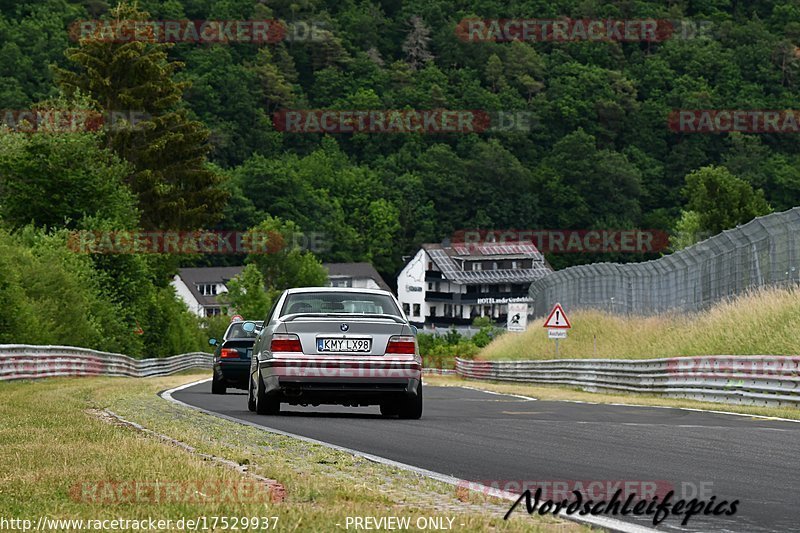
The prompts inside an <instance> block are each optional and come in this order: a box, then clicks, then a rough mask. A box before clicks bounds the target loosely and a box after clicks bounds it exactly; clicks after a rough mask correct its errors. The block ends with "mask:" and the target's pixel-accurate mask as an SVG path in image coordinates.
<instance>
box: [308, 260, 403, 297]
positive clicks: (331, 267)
mask: <svg viewBox="0 0 800 533" xmlns="http://www.w3.org/2000/svg"><path fill="white" fill-rule="evenodd" d="M322 266H323V267H325V269H326V270H327V271H328V287H356V288H358V289H383V290H385V291H390V290H391V289H390V288H389V285H388V284H387V283H386V282H385V281H384V280H383V278H382V277H381V275H380V274H378V271H377V270H375V267H374V266H372V264H371V263H323V264H322Z"/></svg>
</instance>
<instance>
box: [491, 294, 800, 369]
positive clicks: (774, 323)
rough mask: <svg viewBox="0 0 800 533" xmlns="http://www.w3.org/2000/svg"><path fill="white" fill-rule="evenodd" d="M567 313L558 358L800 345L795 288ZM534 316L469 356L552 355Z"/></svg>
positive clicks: (787, 351) (759, 351)
mask: <svg viewBox="0 0 800 533" xmlns="http://www.w3.org/2000/svg"><path fill="white" fill-rule="evenodd" d="M567 311H568V312H569V318H570V322H571V323H572V329H570V330H569V333H568V338H567V339H566V340H561V341H559V342H560V346H559V358H565V359H584V358H594V357H600V358H619V359H639V358H641V359H648V358H658V357H676V356H691V355H796V354H797V353H798V348H799V347H800V291H799V290H797V289H793V290H780V289H765V290H759V291H754V292H752V293H749V294H746V295H743V296H741V297H739V298H735V299H731V300H728V301H725V302H722V303H719V304H717V305H715V306H714V307H712V308H710V309H709V310H708V311H707V312H703V313H695V314H662V315H657V316H651V317H641V316H619V315H611V314H609V313H605V312H602V311H596V310H574V311H571V310H569V309H567ZM542 323H544V319H536V320H534V321H533V323H532V324H530V325H529V327H528V330H527V331H526V332H524V333H519V334H516V333H506V334H504V335H502V336H500V337H499V338H498V339H496V340H495V341H493V342H492V343H491V344H489V345H488V346H487V347H486V348H484V349H483V350H482V351H481V352H480V353H479V354H478V356H477V357H476V358H477V359H487V360H522V359H554V358H555V342H554V341H552V340H550V339H548V338H547V330H546V329H545V328H543V327H541V324H542Z"/></svg>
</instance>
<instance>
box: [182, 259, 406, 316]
mask: <svg viewBox="0 0 800 533" xmlns="http://www.w3.org/2000/svg"><path fill="white" fill-rule="evenodd" d="M322 266H323V267H325V269H326V270H327V271H328V286H329V287H358V288H364V289H384V290H387V291H388V290H390V288H389V286H388V285H387V284H386V282H385V281H384V280H383V278H382V277H381V275H380V274H378V271H377V270H375V267H373V266H372V265H371V264H370V263H323V265H322ZM243 269H244V267H241V266H233V267H203V268H181V269H179V270H178V274H176V275H175V277H174V278H173V279H172V286H173V287H175V291H176V292H177V294H178V296H179V297H180V298H181V299H182V300H183V301H184V303H185V304H186V306H187V307H188V308H189V310H190V311H191V312H192V313H194V314H196V315H197V316H200V317H206V316H214V315H220V314H223V315H225V314H228V309H227V308H226V307H225V305H223V304H222V303H221V302H219V301H218V300H217V296H218V295H220V294H223V293H226V292H228V282H229V281H230V280H231V279H233V278H235V277H236V276H238V275H239V274H240V273H241V272H242V270H243Z"/></svg>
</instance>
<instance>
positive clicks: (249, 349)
mask: <svg viewBox="0 0 800 533" xmlns="http://www.w3.org/2000/svg"><path fill="white" fill-rule="evenodd" d="M251 357H253V349H252V348H248V349H247V358H248V359H250V358H251Z"/></svg>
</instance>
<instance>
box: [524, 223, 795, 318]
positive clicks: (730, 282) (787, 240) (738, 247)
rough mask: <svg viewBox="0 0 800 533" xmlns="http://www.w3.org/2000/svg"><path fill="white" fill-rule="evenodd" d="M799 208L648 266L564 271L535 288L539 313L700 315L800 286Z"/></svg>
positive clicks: (583, 267)
mask: <svg viewBox="0 0 800 533" xmlns="http://www.w3.org/2000/svg"><path fill="white" fill-rule="evenodd" d="M799 253H800V207H795V208H794V209H791V210H789V211H784V212H782V213H774V214H771V215H766V216H763V217H759V218H756V219H754V220H752V221H751V222H748V223H747V224H744V225H742V226H738V227H736V228H734V229H730V230H726V231H723V232H722V233H721V234H719V235H715V236H714V237H711V238H710V239H706V240H704V241H702V242H700V243H698V244H695V245H694V246H691V247H689V248H686V249H685V250H681V251H679V252H675V253H673V254H670V255H668V256H665V257H662V258H660V259H656V260H653V261H647V262H644V263H632V264H617V263H596V264H592V265H581V266H575V267H570V268H566V269H564V270H560V271H558V272H555V273H553V274H550V275H548V276H545V277H544V278H542V279H540V280H537V281H535V282H534V283H533V284H532V285H531V287H530V297H531V298H532V299H533V315H534V316H543V315H545V314H547V312H548V311H549V310H550V309H551V308H552V307H553V305H554V304H555V303H556V302H560V303H561V304H562V305H563V306H564V307H565V308H566V309H568V310H569V309H577V308H596V309H602V310H605V311H609V312H613V313H618V314H619V313H622V314H639V315H651V314H656V313H660V312H663V311H670V310H679V311H698V310H701V309H703V308H705V307H708V306H709V305H711V304H713V303H714V302H716V301H718V300H720V299H723V298H726V297H729V296H734V295H737V294H741V293H743V292H745V291H747V290H748V289H753V288H756V287H764V286H789V285H793V284H796V283H798V282H800V258H799V257H798V254H799Z"/></svg>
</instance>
